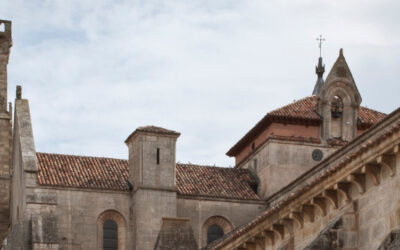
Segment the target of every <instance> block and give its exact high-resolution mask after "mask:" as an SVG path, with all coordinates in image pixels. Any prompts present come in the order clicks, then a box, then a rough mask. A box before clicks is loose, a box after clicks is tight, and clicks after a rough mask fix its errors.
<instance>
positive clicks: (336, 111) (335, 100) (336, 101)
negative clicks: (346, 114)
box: [331, 95, 344, 118]
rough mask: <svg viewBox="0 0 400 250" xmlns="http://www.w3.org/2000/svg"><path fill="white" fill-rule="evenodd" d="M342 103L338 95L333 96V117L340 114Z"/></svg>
mask: <svg viewBox="0 0 400 250" xmlns="http://www.w3.org/2000/svg"><path fill="white" fill-rule="evenodd" d="M343 108H344V104H343V101H342V98H340V96H337V95H336V96H334V97H333V100H332V102H331V112H332V117H333V118H339V117H340V116H341V115H342V112H343Z"/></svg>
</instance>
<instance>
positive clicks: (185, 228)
mask: <svg viewBox="0 0 400 250" xmlns="http://www.w3.org/2000/svg"><path fill="white" fill-rule="evenodd" d="M172 249H176V250H197V249H198V247H197V244H196V239H195V238H194V234H193V230H192V227H191V226H190V220H188V219H182V218H163V223H162V226H161V230H160V233H159V234H158V237H157V241H156V245H155V246H154V250H172Z"/></svg>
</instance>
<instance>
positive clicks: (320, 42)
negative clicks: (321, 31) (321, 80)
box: [317, 35, 325, 57]
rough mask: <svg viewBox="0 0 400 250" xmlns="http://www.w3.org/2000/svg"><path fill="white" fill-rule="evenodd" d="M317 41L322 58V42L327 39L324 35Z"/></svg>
mask: <svg viewBox="0 0 400 250" xmlns="http://www.w3.org/2000/svg"><path fill="white" fill-rule="evenodd" d="M317 41H318V42H319V44H318V47H319V57H321V50H322V42H324V41H325V38H322V35H319V37H318V38H317Z"/></svg>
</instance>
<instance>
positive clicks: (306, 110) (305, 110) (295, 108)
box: [268, 95, 320, 120]
mask: <svg viewBox="0 0 400 250" xmlns="http://www.w3.org/2000/svg"><path fill="white" fill-rule="evenodd" d="M316 107H317V97H316V96H314V95H313V96H309V97H306V98H303V99H300V100H298V101H296V102H293V103H291V104H288V105H286V106H283V107H281V108H279V109H275V110H273V111H271V112H269V113H268V115H270V116H280V117H287V118H301V119H316V120H319V119H320V117H319V115H318V114H317V112H316V111H315V109H316Z"/></svg>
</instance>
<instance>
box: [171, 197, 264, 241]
mask: <svg viewBox="0 0 400 250" xmlns="http://www.w3.org/2000/svg"><path fill="white" fill-rule="evenodd" d="M265 209H266V205H265V204H264V203H262V202H249V201H231V200H224V199H201V198H197V199H196V198H192V199H190V198H184V197H178V217H184V218H189V219H190V223H191V225H192V228H193V232H194V236H195V238H196V241H197V244H198V246H199V247H204V246H205V245H206V239H207V235H206V234H205V232H204V231H205V230H203V225H204V223H205V222H206V221H207V220H208V219H209V218H211V217H213V216H219V217H222V218H225V219H226V220H227V221H228V222H229V223H230V224H231V225H232V228H231V229H233V228H235V227H237V226H239V225H241V224H243V223H246V222H248V221H250V220H251V219H253V218H254V217H255V216H257V215H258V214H260V213H261V212H262V211H264V210H265ZM225 233H227V232H225Z"/></svg>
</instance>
